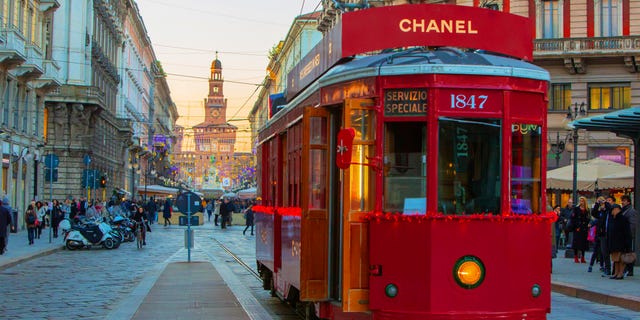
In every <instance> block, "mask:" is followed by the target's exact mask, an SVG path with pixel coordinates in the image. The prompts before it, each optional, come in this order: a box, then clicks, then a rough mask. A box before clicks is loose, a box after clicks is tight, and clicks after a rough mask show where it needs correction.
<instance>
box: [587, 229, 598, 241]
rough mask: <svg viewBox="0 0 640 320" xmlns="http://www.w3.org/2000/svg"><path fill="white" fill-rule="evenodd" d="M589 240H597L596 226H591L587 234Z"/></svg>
mask: <svg viewBox="0 0 640 320" xmlns="http://www.w3.org/2000/svg"><path fill="white" fill-rule="evenodd" d="M587 240H588V241H589V242H594V241H596V226H593V227H591V228H589V234H588V235H587Z"/></svg>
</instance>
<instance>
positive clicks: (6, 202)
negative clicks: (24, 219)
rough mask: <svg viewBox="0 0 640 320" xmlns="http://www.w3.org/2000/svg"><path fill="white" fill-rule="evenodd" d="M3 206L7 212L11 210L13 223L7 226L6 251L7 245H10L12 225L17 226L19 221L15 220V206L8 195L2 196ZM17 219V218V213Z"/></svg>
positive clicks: (10, 214)
mask: <svg viewBox="0 0 640 320" xmlns="http://www.w3.org/2000/svg"><path fill="white" fill-rule="evenodd" d="M2 207H3V208H5V209H6V210H7V212H9V216H10V217H11V223H10V224H9V225H8V226H7V231H6V233H5V236H4V247H5V251H6V250H7V249H6V248H7V246H9V233H10V230H9V229H10V228H11V226H13V227H14V228H17V225H18V221H17V220H14V215H13V208H12V207H11V205H10V204H9V197H8V196H6V195H5V196H4V197H2ZM15 219H17V215H16V218H15Z"/></svg>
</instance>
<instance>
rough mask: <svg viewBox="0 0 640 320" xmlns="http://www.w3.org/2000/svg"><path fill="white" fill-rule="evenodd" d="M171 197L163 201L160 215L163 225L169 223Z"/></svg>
mask: <svg viewBox="0 0 640 320" xmlns="http://www.w3.org/2000/svg"><path fill="white" fill-rule="evenodd" d="M171 211H172V209H171V199H167V200H166V201H165V202H164V206H163V208H162V217H163V218H164V226H165V227H166V226H167V224H169V225H171Z"/></svg>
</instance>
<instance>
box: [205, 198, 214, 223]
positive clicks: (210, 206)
mask: <svg viewBox="0 0 640 320" xmlns="http://www.w3.org/2000/svg"><path fill="white" fill-rule="evenodd" d="M213 203H214V201H213V200H209V201H207V206H206V207H205V210H207V216H209V222H211V215H212V214H213Z"/></svg>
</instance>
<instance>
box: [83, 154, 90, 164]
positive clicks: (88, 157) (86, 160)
mask: <svg viewBox="0 0 640 320" xmlns="http://www.w3.org/2000/svg"><path fill="white" fill-rule="evenodd" d="M82 162H84V165H85V166H88V165H89V164H90V163H91V156H90V155H88V154H87V155H85V156H84V159H82Z"/></svg>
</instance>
